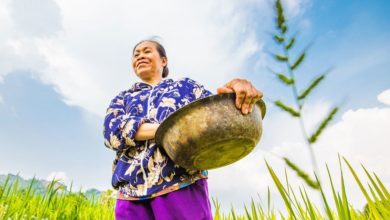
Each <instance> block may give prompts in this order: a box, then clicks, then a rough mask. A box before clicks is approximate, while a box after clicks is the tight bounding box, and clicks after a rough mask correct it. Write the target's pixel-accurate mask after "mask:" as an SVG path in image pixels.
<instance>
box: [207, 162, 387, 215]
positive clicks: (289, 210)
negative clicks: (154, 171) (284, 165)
mask: <svg viewBox="0 0 390 220" xmlns="http://www.w3.org/2000/svg"><path fill="white" fill-rule="evenodd" d="M343 161H344V163H345V165H346V166H347V168H348V170H349V172H350V173H351V174H352V175H353V177H354V179H355V183H356V184H357V185H358V186H359V188H360V190H361V193H362V195H363V196H364V197H365V199H366V206H365V208H364V209H362V210H360V209H356V208H354V207H353V206H352V204H351V202H350V201H349V200H348V196H347V195H348V192H347V189H346V186H345V182H344V173H343V169H342V162H341V160H340V162H339V163H340V171H341V175H340V181H341V189H338V190H337V189H336V188H335V187H334V185H335V184H334V181H333V179H332V174H331V172H330V170H329V169H328V181H329V183H330V185H331V191H332V192H331V194H330V196H326V194H325V192H324V189H323V187H322V186H321V185H319V191H320V192H321V199H322V200H323V203H324V204H325V205H324V210H322V209H321V208H318V206H317V205H316V204H314V202H313V199H310V196H309V194H308V192H307V190H306V189H305V187H304V186H302V187H300V188H299V190H298V191H294V190H293V188H292V186H291V185H290V184H288V181H286V183H285V184H283V182H282V181H281V178H280V177H278V175H277V174H276V173H275V171H274V170H273V169H272V167H271V166H270V165H269V164H268V163H267V162H266V166H267V169H268V172H269V173H270V175H271V177H272V180H273V182H274V185H275V186H276V188H277V190H278V192H279V194H280V196H281V197H282V200H283V202H284V207H285V210H284V211H281V210H275V209H273V208H271V206H270V202H271V201H270V200H271V198H270V196H269V195H270V193H269V191H268V200H267V207H266V208H264V207H263V204H261V203H255V202H254V201H253V200H252V201H251V204H250V206H248V207H247V206H245V207H244V210H245V213H244V214H239V215H238V214H237V213H236V211H235V210H234V209H233V208H232V210H231V212H230V213H228V214H224V213H221V211H220V210H221V208H220V206H221V205H220V204H219V202H218V201H217V200H213V202H214V206H215V215H214V216H215V217H214V218H215V219H218V220H225V219H226V220H230V219H253V220H258V219H261V220H265V219H267V220H274V219H302V220H306V219H310V220H313V219H329V220H336V219H340V220H356V219H362V220H363V219H373V220H387V219H390V194H389V191H388V189H387V188H386V187H385V185H384V184H383V182H382V181H381V180H380V179H379V178H378V176H377V175H376V174H375V173H370V172H368V171H367V169H366V168H365V167H364V166H363V165H362V167H363V169H364V171H365V174H366V176H367V178H368V179H369V183H367V185H366V186H364V185H363V183H362V181H361V178H359V177H358V176H357V174H356V171H355V169H354V168H352V166H351V165H350V163H349V162H348V161H347V160H346V159H345V158H343ZM286 179H287V178H286ZM349 193H351V192H349ZM330 200H333V201H334V207H331V206H330V204H329V201H330ZM320 207H322V206H320Z"/></svg>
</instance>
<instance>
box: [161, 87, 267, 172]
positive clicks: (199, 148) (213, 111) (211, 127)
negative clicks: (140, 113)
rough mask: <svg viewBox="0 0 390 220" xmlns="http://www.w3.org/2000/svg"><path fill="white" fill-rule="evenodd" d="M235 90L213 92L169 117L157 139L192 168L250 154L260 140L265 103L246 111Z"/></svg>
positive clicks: (178, 161)
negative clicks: (239, 105)
mask: <svg viewBox="0 0 390 220" xmlns="http://www.w3.org/2000/svg"><path fill="white" fill-rule="evenodd" d="M234 100H235V94H234V93H225V94H219V95H212V96H209V97H207V98H203V99H199V100H197V101H195V102H192V103H190V104H188V105H186V106H184V107H183V108H180V109H179V110H177V111H176V112H174V113H172V114H171V115H170V116H169V117H168V118H167V119H165V120H164V121H163V122H162V123H161V125H160V126H159V128H158V129H157V132H156V143H157V144H158V145H159V146H162V147H163V148H164V150H165V151H166V153H167V154H168V156H169V157H170V158H171V159H172V160H173V161H174V162H175V163H176V164H178V165H180V166H182V167H184V168H187V169H191V170H208V169H214V168H218V167H222V166H226V165H228V164H231V163H233V162H236V161H238V160H240V159H241V158H243V157H245V156H246V155H247V154H249V153H250V152H251V151H252V150H253V148H254V147H255V146H256V145H257V143H258V142H259V141H260V137H261V134H262V119H263V118H264V115H265V110H266V108H265V104H264V102H263V101H262V100H260V101H258V102H257V103H256V105H254V107H253V110H252V112H251V113H249V114H247V115H243V114H242V113H241V110H239V109H237V108H236V106H235V101H234Z"/></svg>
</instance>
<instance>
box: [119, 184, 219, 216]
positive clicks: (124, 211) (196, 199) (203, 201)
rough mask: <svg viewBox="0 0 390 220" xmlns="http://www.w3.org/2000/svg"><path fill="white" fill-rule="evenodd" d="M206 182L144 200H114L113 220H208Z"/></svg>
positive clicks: (208, 206)
mask: <svg viewBox="0 0 390 220" xmlns="http://www.w3.org/2000/svg"><path fill="white" fill-rule="evenodd" d="M212 218H213V217H212V213H211V205H210V200H209V195H208V188H207V180H206V179H200V180H198V181H196V182H195V183H193V184H191V185H189V186H187V187H184V188H182V189H179V190H176V191H173V192H170V193H167V194H164V195H161V196H158V197H155V198H152V199H147V200H138V201H129V200H120V199H117V200H116V205H115V219H118V220H122V219H123V220H125V219H126V220H127V219H136V220H138V219H142V220H148V219H150V220H152V219H153V220H154V219H156V220H174V219H180V220H185V219H189V220H198V219H199V220H200V219H202V220H203V219H207V220H210V219H212Z"/></svg>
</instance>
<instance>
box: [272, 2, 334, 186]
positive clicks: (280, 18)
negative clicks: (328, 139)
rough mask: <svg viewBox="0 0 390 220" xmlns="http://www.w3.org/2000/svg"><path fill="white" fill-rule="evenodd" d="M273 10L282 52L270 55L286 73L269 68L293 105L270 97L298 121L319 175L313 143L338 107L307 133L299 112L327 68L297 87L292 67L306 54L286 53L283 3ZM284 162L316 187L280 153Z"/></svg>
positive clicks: (289, 44)
mask: <svg viewBox="0 0 390 220" xmlns="http://www.w3.org/2000/svg"><path fill="white" fill-rule="evenodd" d="M275 11H276V19H275V20H276V33H275V34H274V35H273V39H274V40H275V42H276V43H277V45H278V46H279V47H281V48H282V50H281V51H282V53H281V54H280V53H275V54H273V57H274V58H275V60H277V61H278V62H280V63H281V64H282V65H284V69H285V70H286V72H287V74H285V73H283V72H276V71H272V72H273V73H274V74H275V75H276V76H277V78H278V79H279V81H280V82H281V83H282V84H283V85H285V86H288V87H291V91H292V96H293V100H294V103H295V106H289V105H287V104H285V103H284V102H283V101H281V100H276V101H274V104H275V105H276V106H277V107H279V108H280V109H281V110H282V111H284V112H287V113H288V114H290V115H291V116H292V117H295V118H297V119H298V121H299V126H300V130H301V133H302V135H303V138H304V139H305V142H306V145H307V149H308V151H309V155H310V159H311V164H312V166H313V171H314V173H315V175H317V176H319V170H318V165H317V159H316V156H315V153H314V150H313V144H314V143H315V142H316V141H317V139H318V137H319V136H320V135H321V134H322V132H323V130H324V129H325V128H326V127H327V126H328V124H329V122H330V121H331V120H332V118H333V117H334V115H335V114H336V113H337V111H338V107H334V108H333V109H332V110H331V111H330V112H329V113H328V115H327V116H326V117H325V118H324V119H323V120H322V121H321V123H320V125H319V126H318V128H317V129H316V130H315V131H314V132H313V133H312V134H311V135H309V132H308V130H307V128H306V124H305V117H304V113H303V107H304V105H305V101H306V99H307V97H308V95H309V94H311V92H312V91H313V90H314V89H315V88H317V87H318V85H319V84H320V83H321V82H322V81H323V80H324V79H325V76H326V74H327V73H328V72H329V71H326V72H324V73H322V74H319V75H317V76H316V77H315V78H314V79H313V80H312V81H311V82H310V84H309V85H307V86H306V88H305V89H303V90H299V89H298V85H297V77H296V71H297V69H298V67H300V66H301V64H302V63H303V62H304V60H305V58H306V56H307V48H308V47H306V48H305V49H304V50H303V52H301V53H300V54H299V56H298V58H296V59H293V58H292V57H291V55H290V52H291V51H292V49H293V47H294V46H295V44H296V37H295V36H292V37H289V36H290V35H289V26H288V24H287V20H286V18H285V16H284V9H283V5H282V3H281V1H280V0H276V1H275ZM283 159H284V161H285V163H286V165H287V166H288V167H290V168H291V169H292V170H294V171H295V172H296V173H297V175H298V176H299V177H300V178H301V179H303V180H304V181H305V182H306V183H307V184H308V185H309V186H310V187H312V188H314V189H317V190H319V188H320V187H319V186H320V180H319V178H317V179H312V178H310V176H309V175H308V174H306V172H304V171H303V170H302V169H301V168H299V166H297V165H296V164H295V163H293V162H292V161H291V160H290V159H288V158H286V157H284V158H283Z"/></svg>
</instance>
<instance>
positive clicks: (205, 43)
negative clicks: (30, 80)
mask: <svg viewBox="0 0 390 220" xmlns="http://www.w3.org/2000/svg"><path fill="white" fill-rule="evenodd" d="M40 1H41V4H27V5H26V4H24V0H17V1H9V0H8V1H2V2H1V3H0V6H1V7H0V10H1V12H2V13H1V16H0V24H2V25H1V26H0V31H1V32H0V33H1V34H0V49H1V50H0V51H2V52H1V53H0V65H1V66H2V70H1V71H0V79H1V78H2V77H4V76H5V75H6V74H9V73H10V72H11V71H12V70H15V69H27V70H31V71H33V72H34V73H35V74H37V75H38V77H39V78H41V79H42V80H43V81H44V82H46V83H47V84H50V85H53V86H54V87H55V88H56V90H57V91H58V92H59V93H60V94H61V95H62V96H63V98H64V101H65V102H66V103H67V104H70V105H76V106H80V107H82V108H84V109H86V110H87V111H89V112H91V113H94V114H97V115H103V114H104V111H105V108H106V106H107V104H108V103H109V101H110V99H111V98H112V97H113V96H114V95H116V94H117V93H118V92H119V91H120V90H123V89H125V88H128V87H129V85H130V84H132V83H133V82H134V81H135V80H138V79H136V77H135V76H134V74H133V72H132V70H131V69H130V60H129V59H130V53H131V49H132V46H133V45H134V44H135V43H136V42H138V41H139V40H141V39H144V38H146V37H148V36H152V35H159V36H161V37H162V38H163V43H164V45H165V47H166V49H167V52H168V58H169V67H170V70H171V75H170V77H172V78H181V77H184V76H189V77H191V78H194V79H195V80H198V81H200V82H201V83H203V84H205V86H206V87H207V88H209V89H210V90H212V91H215V89H216V88H217V87H219V86H221V85H223V84H224V83H226V82H227V81H228V80H229V79H231V78H233V77H234V76H240V75H241V74H243V73H242V71H243V68H244V67H245V66H246V65H248V64H247V63H246V62H247V60H248V58H249V57H251V56H252V55H253V54H255V53H261V51H262V42H259V41H258V39H257V38H256V33H255V32H254V31H255V29H254V28H252V27H251V25H254V24H253V21H252V20H253V19H252V17H250V16H253V14H252V15H251V13H250V10H253V8H256V11H257V12H263V13H262V14H264V13H270V12H269V10H268V9H269V8H268V6H269V4H268V5H267V4H266V1H263V0H262V1H253V0H246V1H240V2H237V1H232V0H231V1H223V2H222V1H216V2H215V1H208V2H197V1H177V0H170V1H164V2H161V1H151V2H150V1H147V2H143V1H138V2H129V1H115V2H112V1H111V2H110V1H105V0H100V1H95V2H94V4H90V3H89V2H87V1H76V0H72V1H55V0H40ZM304 2H307V1H306V0H294V1H293V0H289V1H287V8H288V9H289V10H290V9H291V11H293V14H294V15H295V14H299V13H298V12H301V9H299V8H300V7H303V5H304V4H306V3H304ZM42 4H43V5H42ZM222 4H223V7H221V5H222ZM22 5H24V6H23V7H22ZM42 7H43V8H42ZM42 10H43V11H42ZM38 11H39V12H40V13H39V14H40V16H33V15H35V14H36V13H37V12H38ZM3 12H4V13H3ZM41 12H42V13H41ZM3 24H4V25H3ZM31 24H34V25H31ZM38 24H40V25H38ZM42 24H44V25H43V26H42ZM37 25H38V26H37Z"/></svg>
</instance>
